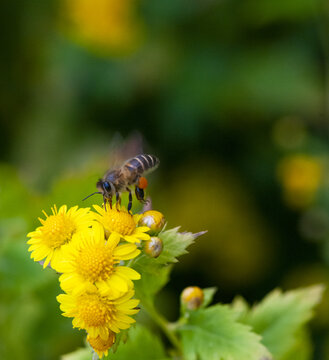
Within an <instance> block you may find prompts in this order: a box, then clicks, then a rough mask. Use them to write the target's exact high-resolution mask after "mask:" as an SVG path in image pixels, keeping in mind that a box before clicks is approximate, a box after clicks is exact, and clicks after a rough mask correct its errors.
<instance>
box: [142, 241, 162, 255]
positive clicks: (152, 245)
mask: <svg viewBox="0 0 329 360" xmlns="http://www.w3.org/2000/svg"><path fill="white" fill-rule="evenodd" d="M162 249H163V243H162V240H161V239H160V238H159V237H157V236H153V237H151V239H150V240H147V241H145V242H144V251H145V253H146V254H148V255H149V256H151V257H153V258H157V257H158V256H159V255H160V254H161V253H162Z"/></svg>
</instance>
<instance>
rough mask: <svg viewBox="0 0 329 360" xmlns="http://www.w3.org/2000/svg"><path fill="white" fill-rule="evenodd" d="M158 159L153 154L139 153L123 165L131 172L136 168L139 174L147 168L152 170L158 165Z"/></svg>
mask: <svg viewBox="0 0 329 360" xmlns="http://www.w3.org/2000/svg"><path fill="white" fill-rule="evenodd" d="M159 163H160V161H159V159H158V158H157V157H155V156H153V155H147V154H141V155H137V156H135V157H134V158H132V159H130V160H128V161H127V162H126V163H125V165H124V167H125V168H127V169H128V170H130V171H131V172H133V171H135V170H137V172H138V173H139V174H142V173H144V172H146V171H148V170H154V169H155V168H157V166H158V165H159Z"/></svg>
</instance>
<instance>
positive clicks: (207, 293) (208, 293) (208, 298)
mask: <svg viewBox="0 0 329 360" xmlns="http://www.w3.org/2000/svg"><path fill="white" fill-rule="evenodd" d="M202 291H203V295H204V299H203V303H202V305H201V308H206V307H207V306H208V305H209V304H210V303H211V302H212V299H213V297H214V295H215V293H216V291H217V288H216V287H210V288H206V289H202Z"/></svg>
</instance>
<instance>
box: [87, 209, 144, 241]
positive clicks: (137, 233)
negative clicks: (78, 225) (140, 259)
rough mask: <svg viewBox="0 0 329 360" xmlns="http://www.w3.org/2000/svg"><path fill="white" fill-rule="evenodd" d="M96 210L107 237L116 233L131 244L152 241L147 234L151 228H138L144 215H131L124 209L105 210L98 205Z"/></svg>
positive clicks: (96, 216) (97, 218)
mask: <svg viewBox="0 0 329 360" xmlns="http://www.w3.org/2000/svg"><path fill="white" fill-rule="evenodd" d="M94 208H95V210H96V211H97V212H98V214H96V215H95V218H96V220H97V221H99V222H100V223H101V224H102V225H103V226H104V229H105V234H106V235H107V236H109V235H110V234H113V233H114V234H117V235H119V236H120V237H121V238H122V239H124V240H126V241H128V242H131V243H140V241H141V240H149V239H150V235H148V234H146V232H147V231H149V230H150V228H148V227H147V226H137V225H138V222H139V220H140V218H141V216H142V215H139V214H136V215H131V214H129V212H128V211H127V210H126V209H125V208H124V207H121V209H119V210H120V211H117V210H116V209H114V208H113V209H111V208H109V207H107V208H106V210H105V209H103V208H101V207H100V206H98V205H94Z"/></svg>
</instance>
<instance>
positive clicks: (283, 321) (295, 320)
mask: <svg viewBox="0 0 329 360" xmlns="http://www.w3.org/2000/svg"><path fill="white" fill-rule="evenodd" d="M322 292H323V286H321V285H316V286H311V287H308V288H302V289H298V290H293V291H288V292H286V293H282V291H281V290H278V289H277V290H274V291H272V292H271V293H270V294H269V295H268V296H266V297H265V299H264V300H263V301H262V302H261V303H260V304H258V305H256V306H254V307H253V308H252V309H251V311H250V312H249V313H248V314H246V315H245V316H243V317H242V318H241V321H243V323H245V324H248V325H251V326H252V328H253V330H254V331H255V332H256V333H257V334H260V335H262V338H263V339H262V343H263V344H264V345H265V346H266V347H267V348H268V349H269V351H270V352H271V353H272V355H273V356H274V358H275V359H277V360H281V359H284V358H285V354H286V353H288V352H290V351H291V349H292V348H293V347H294V346H295V344H296V338H297V337H298V332H299V331H300V330H301V329H302V326H303V325H304V324H305V323H306V322H307V321H308V320H309V319H310V318H311V316H312V309H313V307H314V306H315V305H316V304H318V303H319V301H320V299H321V296H322Z"/></svg>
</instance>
